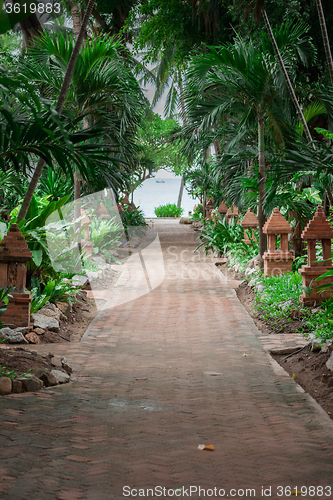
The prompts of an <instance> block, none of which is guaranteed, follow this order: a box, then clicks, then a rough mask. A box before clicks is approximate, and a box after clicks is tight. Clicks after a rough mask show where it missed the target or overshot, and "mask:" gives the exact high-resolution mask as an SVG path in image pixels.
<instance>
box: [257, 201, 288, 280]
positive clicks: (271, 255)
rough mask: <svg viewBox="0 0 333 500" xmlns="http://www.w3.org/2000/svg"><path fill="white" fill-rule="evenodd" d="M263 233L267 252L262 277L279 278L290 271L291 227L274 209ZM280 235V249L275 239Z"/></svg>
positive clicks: (264, 257)
mask: <svg viewBox="0 0 333 500" xmlns="http://www.w3.org/2000/svg"><path fill="white" fill-rule="evenodd" d="M263 233H265V234H267V252H265V253H264V255H263V259H264V275H265V276H279V275H281V274H286V273H287V272H289V271H291V268H292V261H293V258H294V257H293V255H292V253H290V252H289V251H288V234H289V233H291V227H290V224H289V222H288V221H286V219H285V218H284V217H283V216H282V215H281V214H280V210H279V209H278V208H274V210H273V213H272V215H271V216H270V217H269V219H268V220H267V222H266V223H265V224H264V227H263ZM278 235H280V248H276V239H277V236H278Z"/></svg>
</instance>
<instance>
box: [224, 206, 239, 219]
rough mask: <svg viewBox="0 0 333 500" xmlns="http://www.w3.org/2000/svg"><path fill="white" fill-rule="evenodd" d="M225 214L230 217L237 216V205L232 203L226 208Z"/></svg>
mask: <svg viewBox="0 0 333 500" xmlns="http://www.w3.org/2000/svg"><path fill="white" fill-rule="evenodd" d="M225 216H226V217H227V218H228V219H230V218H231V217H237V216H238V207H236V205H235V204H234V203H233V204H232V208H228V210H227V213H226V214H225Z"/></svg>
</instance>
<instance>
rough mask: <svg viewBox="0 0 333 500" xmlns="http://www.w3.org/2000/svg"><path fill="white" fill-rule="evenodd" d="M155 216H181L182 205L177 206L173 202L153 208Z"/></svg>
mask: <svg viewBox="0 0 333 500" xmlns="http://www.w3.org/2000/svg"><path fill="white" fill-rule="evenodd" d="M154 212H155V215H156V217H181V215H182V214H183V212H184V209H183V208H182V207H177V205H176V204H175V203H168V205H161V206H159V207H157V208H154Z"/></svg>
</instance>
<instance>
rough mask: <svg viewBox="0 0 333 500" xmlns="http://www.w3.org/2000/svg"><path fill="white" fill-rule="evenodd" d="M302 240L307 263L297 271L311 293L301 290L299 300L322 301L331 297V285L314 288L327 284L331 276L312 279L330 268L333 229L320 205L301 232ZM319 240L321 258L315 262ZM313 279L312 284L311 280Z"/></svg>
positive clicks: (308, 302) (306, 302) (311, 302)
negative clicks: (306, 249)
mask: <svg viewBox="0 0 333 500" xmlns="http://www.w3.org/2000/svg"><path fill="white" fill-rule="evenodd" d="M301 238H302V240H306V241H307V243H308V263H307V265H305V266H302V267H301V269H299V273H300V274H301V275H302V278H303V286H305V287H307V288H308V289H309V288H310V287H311V293H310V294H309V295H308V294H306V293H305V291H303V294H302V295H301V296H300V302H302V303H303V304H313V303H314V302H316V303H318V302H322V301H323V300H325V299H327V298H328V297H331V296H332V294H333V287H330V288H328V289H326V290H325V291H323V292H320V291H318V290H316V289H315V288H316V287H318V286H322V285H327V284H328V283H331V282H332V277H328V278H324V279H322V280H320V281H314V280H315V279H316V278H318V277H319V276H321V275H322V274H324V273H326V272H327V271H329V270H332V269H333V267H332V257H331V240H332V238H333V229H332V228H331V226H330V224H329V222H328V221H327V220H326V217H325V213H324V210H323V208H322V206H321V205H319V206H318V209H317V211H316V213H315V215H314V217H313V219H312V220H310V222H309V223H308V224H307V226H306V227H305V228H304V230H303V232H302V234H301ZM317 240H321V244H322V250H323V255H322V257H323V258H322V260H320V261H318V262H317V257H316V241H317ZM312 280H313V282H312V284H311V281H312Z"/></svg>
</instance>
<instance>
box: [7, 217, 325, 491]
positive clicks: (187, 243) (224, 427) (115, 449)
mask: <svg viewBox="0 0 333 500" xmlns="http://www.w3.org/2000/svg"><path fill="white" fill-rule="evenodd" d="M158 230H159V236H160V240H161V243H162V247H163V251H164V262H165V279H164V280H163V282H162V284H161V285H160V286H158V287H157V288H155V289H154V290H153V291H151V292H150V293H148V294H146V295H142V296H140V297H139V298H137V299H134V300H132V301H130V302H125V303H122V304H120V305H118V306H117V307H114V308H111V309H107V310H105V311H104V312H103V313H102V314H101V316H100V319H98V320H97V321H95V322H94V324H93V325H92V327H91V328H90V329H89V331H88V332H87V335H86V336H85V338H84V341H83V342H81V343H80V344H73V345H70V346H69V345H64V344H61V345H55V346H52V351H53V352H54V353H55V354H57V355H58V354H59V355H62V354H65V355H66V357H67V358H68V359H69V360H70V361H71V362H72V363H73V364H74V366H75V369H76V373H77V374H78V375H77V380H76V381H75V382H74V383H72V384H70V385H67V386H63V387H59V388H56V389H52V390H45V391H42V392H40V393H37V394H29V393H27V394H23V395H12V396H10V397H3V398H1V399H0V411H1V427H0V436H1V437H0V444H1V449H0V456H1V461H0V499H1V498H8V499H11V500H25V499H26V500H28V499H29V500H30V499H33V500H49V499H50V500H54V499H57V500H74V499H84V500H88V499H89V500H108V499H121V498H125V496H123V487H124V486H126V485H127V486H129V487H131V488H135V489H138V488H148V487H151V488H154V487H155V486H161V487H165V488H168V489H173V490H175V489H178V488H182V487H183V486H184V487H185V493H186V492H187V493H188V494H189V490H187V488H188V487H189V486H193V487H195V486H197V487H199V486H200V487H201V488H206V489H207V488H215V487H217V488H218V489H222V488H224V489H225V490H226V492H225V496H227V495H228V494H229V496H230V497H234V498H245V494H246V492H245V491H244V494H243V493H242V491H240V492H238V493H236V494H234V493H235V492H234V491H233V490H232V491H229V490H230V488H234V489H236V490H238V489H244V490H245V489H246V488H255V490H256V494H255V496H254V495H252V498H257V499H259V498H264V497H263V495H262V493H261V486H264V487H265V488H268V487H269V486H272V495H271V498H281V497H278V496H277V495H276V488H277V486H278V485H283V486H288V485H289V486H292V487H294V486H296V485H297V486H298V487H299V489H300V487H301V486H303V485H304V486H310V485H315V486H317V485H321V486H326V485H329V484H331V486H332V488H333V454H332V451H333V439H332V438H333V424H332V422H331V420H330V419H329V418H328V416H327V415H326V414H325V413H324V411H323V410H321V409H320V408H319V407H318V406H317V404H316V403H314V402H313V400H312V399H311V398H309V397H308V396H307V395H306V394H304V393H303V392H302V391H301V390H300V388H299V387H298V386H297V384H295V382H294V381H293V380H292V379H291V378H290V377H289V376H288V375H286V373H285V372H284V371H283V370H282V369H281V368H280V367H278V366H277V365H275V363H274V362H272V361H270V358H269V355H268V354H267V352H266V351H265V350H264V348H263V347H262V342H261V335H260V334H259V332H258V330H257V329H256V327H255V326H254V324H253V322H252V320H251V318H250V317H249V316H248V314H247V313H246V311H245V310H244V308H243V307H242V306H241V305H240V303H239V302H238V299H237V297H236V295H235V291H234V290H233V288H232V286H230V283H227V282H226V281H225V280H224V279H223V278H222V276H221V275H220V274H218V272H215V267H214V265H213V264H211V263H208V262H204V261H202V262H185V261H189V260H190V259H191V258H193V254H192V253H191V252H192V250H193V249H194V248H195V246H196V243H197V242H196V240H195V238H196V234H195V233H193V232H192V230H191V229H190V228H188V227H186V226H185V227H184V226H180V225H177V224H176V223H168V224H167V223H160V224H158ZM170 246H173V248H170ZM187 250H190V252H187ZM181 252H183V253H181ZM154 272H155V273H157V274H158V273H159V272H162V271H161V270H160V271H159V270H158V269H157V266H155V271H154ZM148 274H149V273H148ZM155 279H156V280H157V281H158V276H157V275H156V276H155ZM231 285H232V283H231ZM123 286H126V283H125V284H123ZM119 288H121V287H118V291H119ZM115 291H117V288H116V289H115ZM125 292H126V290H125V291H124V290H122V291H121V290H120V292H119V293H125ZM39 349H40V352H45V351H46V352H48V351H49V350H50V346H41V347H39ZM244 353H246V354H247V356H244ZM199 444H214V446H215V451H213V452H209V451H200V450H198V445H199ZM126 491H128V490H126ZM318 492H319V494H318V495H317V494H316V495H312V494H311V495H306V496H303V497H301V498H330V496H325V494H324V495H322V496H320V490H318ZM318 492H317V493H318ZM169 493H170V495H171V494H172V492H171V491H170V492H169ZM176 493H177V494H178V495H180V494H181V492H179V491H178V492H176ZM209 493H211V492H208V494H209ZM222 493H223V492H222V491H221V494H222ZM267 493H268V492H267ZM325 493H328V490H326V492H325ZM134 495H135V492H134V491H133V494H131V495H130V496H129V498H134V497H135V496H134ZM170 495H169V496H170ZM248 496H249V494H248ZM144 498H158V496H152V495H150V496H149V497H147V496H146V497H144ZM162 498H163V496H162ZM192 498H199V495H198V493H194V490H192ZM200 498H204V497H203V493H202V496H201V497H200ZM282 498H286V497H285V496H282Z"/></svg>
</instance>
